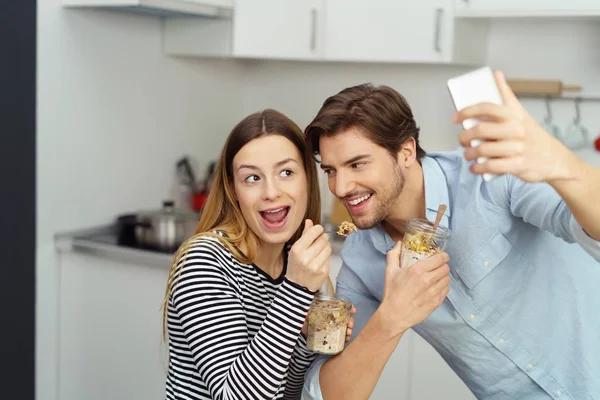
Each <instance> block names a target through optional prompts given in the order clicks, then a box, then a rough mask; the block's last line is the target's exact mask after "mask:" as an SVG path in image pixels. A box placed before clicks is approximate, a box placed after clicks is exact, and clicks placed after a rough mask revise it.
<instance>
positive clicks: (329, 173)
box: [323, 169, 334, 175]
mask: <svg viewBox="0 0 600 400" xmlns="http://www.w3.org/2000/svg"><path fill="white" fill-rule="evenodd" d="M323 172H324V173H325V175H333V173H334V171H333V170H332V169H324V170H323Z"/></svg>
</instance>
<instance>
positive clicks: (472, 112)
mask: <svg viewBox="0 0 600 400" xmlns="http://www.w3.org/2000/svg"><path fill="white" fill-rule="evenodd" d="M469 118H478V119H491V120H492V121H496V122H504V121H509V120H511V119H514V118H515V113H514V111H513V110H512V109H511V108H508V107H506V106H505V105H503V104H495V103H477V104H474V105H472V106H469V107H465V108H463V109H462V110H460V111H457V112H456V114H454V117H453V119H452V120H453V121H454V122H456V123H462V122H463V121H464V120H466V119H469Z"/></svg>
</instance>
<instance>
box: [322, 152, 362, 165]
mask: <svg viewBox="0 0 600 400" xmlns="http://www.w3.org/2000/svg"><path fill="white" fill-rule="evenodd" d="M367 158H371V155H369V154H359V155H357V156H354V157H352V158H351V159H349V160H346V161H344V163H343V164H342V165H350V164H354V163H356V162H358V161H361V160H364V159H367ZM321 169H333V167H332V166H331V165H327V164H321Z"/></svg>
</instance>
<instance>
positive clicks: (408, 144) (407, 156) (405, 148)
mask: <svg viewBox="0 0 600 400" xmlns="http://www.w3.org/2000/svg"><path fill="white" fill-rule="evenodd" d="M416 160H417V143H416V142H415V139H414V138H408V139H407V140H406V141H405V142H404V143H402V145H401V146H400V150H399V151H398V163H399V164H400V165H401V166H403V167H404V168H409V167H410V166H412V165H413V164H414V163H415V161H416Z"/></svg>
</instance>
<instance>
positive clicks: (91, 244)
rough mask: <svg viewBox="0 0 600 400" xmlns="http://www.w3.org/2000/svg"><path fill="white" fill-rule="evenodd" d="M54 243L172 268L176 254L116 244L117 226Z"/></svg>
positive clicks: (338, 244)
mask: <svg viewBox="0 0 600 400" xmlns="http://www.w3.org/2000/svg"><path fill="white" fill-rule="evenodd" d="M343 243H344V242H343V239H341V238H339V237H337V236H336V237H334V240H332V241H331V245H332V248H333V255H339V254H340V250H341V248H342V245H343ZM54 244H55V248H56V251H57V252H59V253H67V252H75V253H80V254H88V255H92V256H96V257H106V258H111V259H116V260H119V261H123V262H128V263H134V264H138V265H139V264H141V265H148V266H158V267H164V268H169V267H170V265H171V263H172V262H173V254H171V253H164V252H159V251H154V250H146V249H140V248H135V247H127V246H122V245H119V244H117V227H116V226H115V225H106V226H100V227H94V228H90V229H84V230H79V231H72V232H64V233H58V234H56V235H54Z"/></svg>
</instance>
